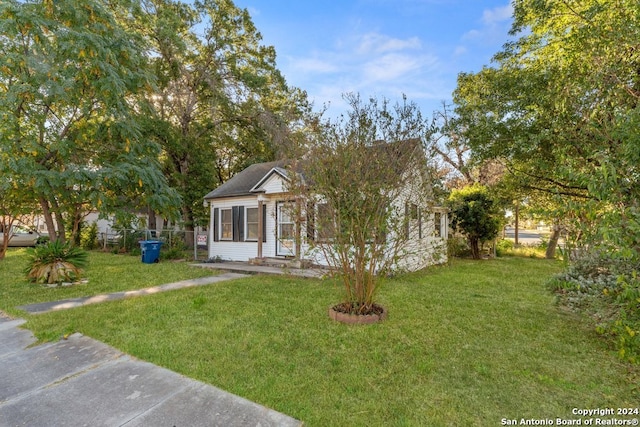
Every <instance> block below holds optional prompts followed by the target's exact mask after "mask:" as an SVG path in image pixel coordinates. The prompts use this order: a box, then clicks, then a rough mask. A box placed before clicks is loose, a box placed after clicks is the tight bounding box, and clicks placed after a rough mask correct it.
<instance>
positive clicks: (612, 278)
mask: <svg viewBox="0 0 640 427" xmlns="http://www.w3.org/2000/svg"><path fill="white" fill-rule="evenodd" d="M637 268H638V264H637V262H636V260H631V259H628V258H623V257H619V256H614V255H611V254H608V253H606V252H602V251H592V252H589V253H586V254H583V255H582V256H580V257H579V258H577V259H576V260H575V261H574V262H573V264H571V265H570V266H569V268H568V269H567V270H566V271H565V272H563V273H561V274H559V275H556V276H554V277H553V278H552V279H551V280H550V281H549V282H548V283H547V286H548V287H549V289H551V290H552V291H554V292H555V293H556V294H557V295H558V298H559V301H560V302H561V303H562V304H563V305H565V306H567V307H569V308H571V309H572V310H574V311H578V312H581V313H584V314H586V315H588V316H589V317H591V318H592V319H593V321H594V323H595V327H596V331H597V332H598V333H599V334H601V335H603V336H607V337H609V338H611V339H612V341H613V342H614V343H615V346H616V349H617V350H618V354H619V355H620V357H621V358H622V359H625V360H627V361H630V362H632V363H637V362H640V278H639V277H638V273H637Z"/></svg>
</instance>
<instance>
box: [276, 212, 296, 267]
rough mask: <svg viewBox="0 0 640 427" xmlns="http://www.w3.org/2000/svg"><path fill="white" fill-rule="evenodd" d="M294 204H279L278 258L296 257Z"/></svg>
mask: <svg viewBox="0 0 640 427" xmlns="http://www.w3.org/2000/svg"><path fill="white" fill-rule="evenodd" d="M292 209H293V203H278V212H277V217H278V227H277V243H276V245H277V247H276V255H278V256H295V253H296V241H295V224H294V222H293V215H292Z"/></svg>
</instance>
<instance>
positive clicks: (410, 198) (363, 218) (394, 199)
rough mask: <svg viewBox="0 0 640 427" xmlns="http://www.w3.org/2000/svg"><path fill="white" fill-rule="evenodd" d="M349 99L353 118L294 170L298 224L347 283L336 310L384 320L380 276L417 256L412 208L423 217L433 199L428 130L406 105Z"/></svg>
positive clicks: (329, 130)
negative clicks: (412, 238) (414, 253)
mask: <svg viewBox="0 0 640 427" xmlns="http://www.w3.org/2000/svg"><path fill="white" fill-rule="evenodd" d="M345 99H346V100H347V102H349V104H350V107H351V109H350V110H349V112H348V115H347V116H343V117H341V118H340V119H339V120H337V121H334V122H332V121H327V122H325V123H324V125H323V126H322V129H321V131H320V132H319V133H318V134H317V138H316V140H315V141H313V142H312V143H311V144H310V147H309V149H308V152H307V153H306V155H304V156H303V158H302V160H301V161H300V162H298V163H297V164H296V165H295V166H294V170H295V171H296V172H297V173H295V174H294V173H292V174H291V175H292V176H294V177H298V178H299V179H297V180H296V179H294V180H293V181H297V182H292V184H291V188H290V191H292V193H294V194H295V195H296V196H298V197H297V199H298V200H300V201H304V202H300V203H298V207H299V208H300V210H299V212H298V214H299V215H300V221H298V222H303V221H304V220H306V223H307V235H308V236H309V235H314V236H315V238H314V239H313V240H312V241H310V243H311V244H312V245H313V247H314V248H315V249H316V250H319V251H322V254H323V256H324V258H325V259H326V260H327V261H328V262H329V264H330V265H331V266H332V267H334V271H335V273H336V275H337V276H338V277H339V278H340V280H341V281H342V283H343V285H344V290H345V300H344V302H343V303H342V304H339V305H337V306H336V307H334V309H335V310H339V311H342V312H345V313H350V314H380V313H381V311H382V308H381V307H380V306H378V305H377V304H375V297H376V292H377V291H378V288H379V286H380V280H379V277H380V276H381V275H384V274H385V273H388V272H389V271H390V270H392V269H394V268H395V267H397V266H398V265H399V263H400V262H401V261H402V259H403V257H407V256H410V255H411V253H410V251H411V245H407V243H408V241H409V240H410V236H409V233H408V231H407V230H408V228H407V225H408V221H409V220H410V218H411V212H412V208H411V207H409V208H407V206H415V207H416V215H417V214H418V212H417V209H418V208H417V207H418V206H419V207H421V208H422V207H425V206H427V205H428V203H429V201H430V199H431V197H430V196H431V194H430V186H429V185H428V184H429V183H430V175H429V173H428V164H427V159H426V157H425V155H424V151H423V149H422V146H423V145H422V144H423V141H424V140H425V137H426V136H427V132H428V125H427V124H426V123H425V121H424V120H422V116H421V115H420V112H419V110H418V109H417V107H416V106H415V104H412V103H407V102H406V101H405V102H404V103H403V104H398V105H395V107H390V106H389V105H388V103H387V101H382V102H379V101H377V100H376V99H370V100H369V102H368V103H367V102H363V101H362V100H361V99H360V97H359V96H357V95H346V96H345ZM407 202H410V203H407ZM314 205H315V207H314ZM312 212H316V216H315V220H311V218H312V215H311V213H312Z"/></svg>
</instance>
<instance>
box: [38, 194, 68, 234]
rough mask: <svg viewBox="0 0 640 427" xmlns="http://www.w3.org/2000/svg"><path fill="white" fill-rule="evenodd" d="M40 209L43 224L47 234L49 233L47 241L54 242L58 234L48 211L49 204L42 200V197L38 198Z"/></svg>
mask: <svg viewBox="0 0 640 427" xmlns="http://www.w3.org/2000/svg"><path fill="white" fill-rule="evenodd" d="M40 207H41V208H42V215H43V216H44V222H45V223H46V224H47V233H49V240H51V241H52V242H55V241H56V240H58V232H57V231H56V226H55V223H54V222H53V214H52V213H51V209H49V202H48V201H47V200H46V199H45V198H44V196H40ZM63 240H64V239H63Z"/></svg>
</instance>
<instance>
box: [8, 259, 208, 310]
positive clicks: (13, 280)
mask: <svg viewBox="0 0 640 427" xmlns="http://www.w3.org/2000/svg"><path fill="white" fill-rule="evenodd" d="M26 265H27V257H26V250H25V249H11V250H9V251H8V252H7V256H6V258H5V259H4V260H2V261H0V310H3V311H5V312H7V313H10V314H13V315H18V316H21V315H23V313H22V312H20V311H17V310H15V308H14V307H16V306H19V305H24V304H29V303H38V302H45V301H56V300H60V299H66V298H77V297H86V296H93V295H99V294H102V293H107V292H119V291H127V290H133V289H142V288H147V287H150V286H156V285H161V284H164V283H170V282H175V281H178V280H184V279H194V278H197V277H204V276H210V275H212V274H214V273H213V271H212V270H210V269H203V268H198V267H191V266H189V264H188V263H186V262H171V261H165V262H161V263H159V264H143V263H142V262H141V259H140V257H137V256H129V255H113V254H110V253H104V252H90V253H89V264H88V266H87V269H86V275H87V279H89V283H88V284H86V285H76V286H69V287H57V288H47V287H44V286H42V285H38V284H33V283H29V282H28V281H27V280H26V279H25V275H24V273H23V270H24V268H25V267H26Z"/></svg>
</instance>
